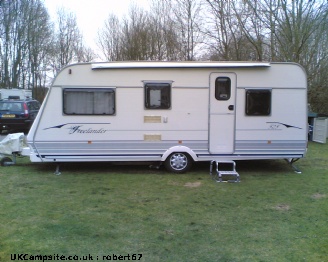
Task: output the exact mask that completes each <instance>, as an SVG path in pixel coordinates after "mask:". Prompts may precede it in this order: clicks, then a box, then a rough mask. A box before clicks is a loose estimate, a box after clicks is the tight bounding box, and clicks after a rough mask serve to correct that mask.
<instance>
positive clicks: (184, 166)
mask: <svg viewBox="0 0 328 262" xmlns="http://www.w3.org/2000/svg"><path fill="white" fill-rule="evenodd" d="M191 166H192V159H191V157H190V156H189V155H188V154H187V153H184V152H180V153H172V154H171V155H170V156H169V157H168V158H167V159H166V160H165V167H166V169H167V170H168V171H170V172H174V173H185V172H187V171H188V170H189V169H190V168H191Z"/></svg>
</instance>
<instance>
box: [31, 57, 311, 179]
mask: <svg viewBox="0 0 328 262" xmlns="http://www.w3.org/2000/svg"><path fill="white" fill-rule="evenodd" d="M307 130H308V124H307V79H306V74H305V71H304V69H303V68H302V67H301V66H299V65H298V64H294V63H258V62H254V63H253V62H109V63H85V64H74V65H70V66H68V67H66V68H64V69H63V70H62V71H61V72H60V73H59V74H58V75H57V77H56V78H55V80H54V82H53V85H52V87H51V88H50V91H49V92H48V94H47V97H46V98H45V101H44V102H43V105H42V107H41V109H40V111H39V114H38V116H37V118H36V119H35V121H34V123H33V126H32V127H31V129H30V132H29V134H28V136H27V142H28V144H29V148H30V149H29V155H30V159H31V161H32V162H58V163H60V162H86V161H90V162H91V161H154V162H157V161H158V162H163V163H165V166H166V167H167V168H168V169H169V170H171V171H173V172H178V173H179V172H185V171H186V170H188V169H189V168H190V164H191V163H192V162H193V161H231V160H251V159H253V160H255V159H289V160H290V162H292V160H293V159H299V158H302V157H304V156H305V153H306V148H307Z"/></svg>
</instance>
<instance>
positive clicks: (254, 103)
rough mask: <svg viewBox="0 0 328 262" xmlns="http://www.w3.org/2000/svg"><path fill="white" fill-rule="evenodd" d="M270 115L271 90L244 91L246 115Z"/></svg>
mask: <svg viewBox="0 0 328 262" xmlns="http://www.w3.org/2000/svg"><path fill="white" fill-rule="evenodd" d="M270 114H271V90H247V91H246V115H248V116H268V115H270Z"/></svg>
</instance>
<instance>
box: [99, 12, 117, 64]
mask: <svg viewBox="0 0 328 262" xmlns="http://www.w3.org/2000/svg"><path fill="white" fill-rule="evenodd" d="M121 41H122V32H121V25H120V21H119V19H118V17H117V16H116V15H114V14H110V15H109V16H108V18H107V20H106V21H105V23H104V26H103V28H102V29H101V30H99V31H98V40H97V43H98V46H99V48H100V50H101V52H102V54H103V55H104V57H105V59H106V60H108V61H119V60H123V57H122V50H121Z"/></svg>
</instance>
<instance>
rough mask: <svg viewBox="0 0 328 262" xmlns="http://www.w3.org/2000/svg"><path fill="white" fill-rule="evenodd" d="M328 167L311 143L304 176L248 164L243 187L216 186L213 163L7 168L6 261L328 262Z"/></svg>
mask: <svg viewBox="0 0 328 262" xmlns="http://www.w3.org/2000/svg"><path fill="white" fill-rule="evenodd" d="M327 162H328V144H325V145H322V144H316V143H310V144H309V151H308V155H307V157H306V158H305V159H301V160H299V161H298V162H296V165H297V166H298V167H299V168H300V169H301V170H302V174H296V173H294V172H293V171H292V169H291V168H290V167H289V166H288V165H287V164H286V162H285V161H283V160H276V161H238V162H237V170H238V172H239V174H240V175H241V182H240V183H216V182H214V181H213V180H211V178H210V176H209V164H207V163H206V164H205V163H199V164H196V165H195V166H194V167H193V168H192V170H191V171H190V172H189V173H187V174H183V175H175V174H170V173H167V172H166V171H164V170H162V169H161V170H151V169H148V167H147V166H140V165H129V166H116V165H110V164H104V163H90V164H87V163H82V164H81V163H79V164H65V165H63V166H62V169H61V171H62V175H60V176H56V175H53V172H54V171H55V166H54V165H51V164H33V163H30V162H29V159H28V158H22V159H18V164H17V165H15V166H11V167H0V261H1V262H2V261H4V262H7V261H11V259H14V258H15V257H14V256H13V255H12V254H27V255H25V256H24V257H20V258H25V259H30V260H33V259H34V260H37V259H39V258H41V257H38V255H42V256H47V257H43V258H44V260H47V261H61V260H60V259H63V258H64V257H61V256H66V257H65V258H66V259H71V260H74V259H76V260H78V261H107V260H108V261H111V260H114V259H115V258H116V259H117V260H118V259H119V258H121V259H125V261H129V260H128V259H130V261H131V260H133V259H135V260H138V259H139V258H140V256H139V254H140V255H142V257H141V261H151V262H154V261H211V262H212V261H243V262H244V261H252V262H253V261H297V262H298V261H310V262H314V261H327V260H328V163H327ZM57 255H58V256H57ZM119 255H122V257H119ZM128 255H130V257H129V256H128ZM133 255H134V256H133ZM68 256H72V257H68ZM77 256H78V257H77ZM123 256H125V257H123ZM18 258H19V257H17V256H16V260H18ZM91 258H92V259H93V260H91ZM41 261H42V259H41ZM67 261H68V260H67Z"/></svg>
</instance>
